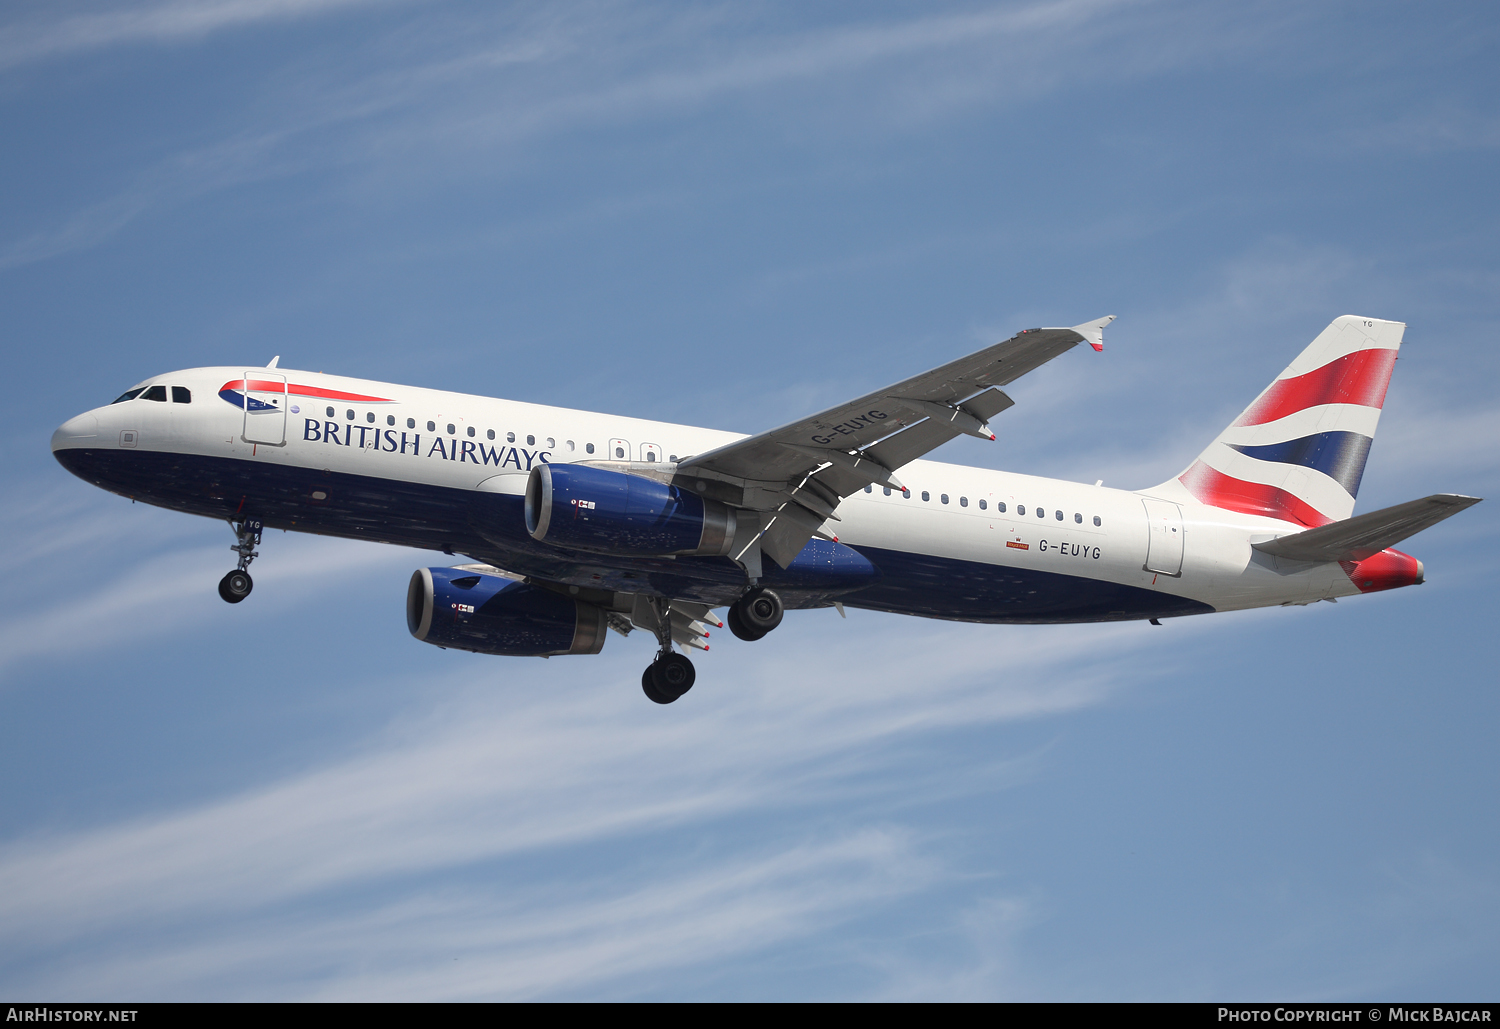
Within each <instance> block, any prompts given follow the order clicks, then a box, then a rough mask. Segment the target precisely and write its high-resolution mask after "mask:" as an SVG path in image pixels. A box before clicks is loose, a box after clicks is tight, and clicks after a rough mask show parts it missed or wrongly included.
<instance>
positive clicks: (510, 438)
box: [505, 432, 516, 443]
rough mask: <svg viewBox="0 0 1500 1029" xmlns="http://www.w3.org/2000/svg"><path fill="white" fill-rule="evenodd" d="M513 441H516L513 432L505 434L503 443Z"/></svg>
mask: <svg viewBox="0 0 1500 1029" xmlns="http://www.w3.org/2000/svg"><path fill="white" fill-rule="evenodd" d="M515 441H516V434H515V433H513V432H507V433H506V434H505V442H507V443H514V442H515Z"/></svg>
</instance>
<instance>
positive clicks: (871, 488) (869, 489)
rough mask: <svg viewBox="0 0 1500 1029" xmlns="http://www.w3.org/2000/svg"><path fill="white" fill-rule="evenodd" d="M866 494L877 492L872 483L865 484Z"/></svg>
mask: <svg viewBox="0 0 1500 1029" xmlns="http://www.w3.org/2000/svg"><path fill="white" fill-rule="evenodd" d="M865 492H866V493H874V492H875V487H874V486H873V485H872V484H870V483H868V482H867V483H865Z"/></svg>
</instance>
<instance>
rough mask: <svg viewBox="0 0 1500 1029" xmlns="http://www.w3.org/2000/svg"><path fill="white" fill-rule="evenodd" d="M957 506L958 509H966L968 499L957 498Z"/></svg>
mask: <svg viewBox="0 0 1500 1029" xmlns="http://www.w3.org/2000/svg"><path fill="white" fill-rule="evenodd" d="M958 506H959V507H968V506H969V498H968V497H959V498H958Z"/></svg>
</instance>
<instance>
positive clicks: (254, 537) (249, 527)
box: [219, 518, 262, 604]
mask: <svg viewBox="0 0 1500 1029" xmlns="http://www.w3.org/2000/svg"><path fill="white" fill-rule="evenodd" d="M229 527H230V528H231V529H233V530H234V540H235V543H234V546H232V547H230V548H229V549H230V550H232V551H234V552H235V553H236V554H238V555H240V563H239V567H237V568H235V570H234V571H232V572H230V573H229V574H228V575H226V576H224V578H222V579H220V580H219V596H221V597H223V598H224V599H225V600H226V601H228V602H229V603H231V604H238V603H239V602H240V601H242V600H244V599H245V598H246V597H248V596H249V595H250V591H251V590H252V589H254V588H255V580H254V579H252V578H250V562H251V561H254V560H255V559H256V558H257V557H260V551H258V550H256V549H255V546H256V544H258V543H259V542H260V533H261V528H262V526H261V523H260V520H259V519H255V518H246V519H245V520H244V521H242V522H240V523H239V524H238V525H236V524H235V523H234V522H230V523H229Z"/></svg>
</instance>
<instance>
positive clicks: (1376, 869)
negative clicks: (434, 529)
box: [0, 0, 1500, 1000]
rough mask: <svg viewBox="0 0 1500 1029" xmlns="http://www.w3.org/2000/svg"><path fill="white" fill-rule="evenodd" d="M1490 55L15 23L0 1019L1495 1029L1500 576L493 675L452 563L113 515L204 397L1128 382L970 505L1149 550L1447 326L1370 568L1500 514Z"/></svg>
mask: <svg viewBox="0 0 1500 1029" xmlns="http://www.w3.org/2000/svg"><path fill="white" fill-rule="evenodd" d="M1497 45H1500V18H1497V16H1496V14H1495V11H1494V8H1493V6H1492V5H1486V4H1480V3H1474V4H1428V5H1421V6H1412V5H1403V4H1379V3H1360V4H1355V3H1328V4H1320V5H1306V4H1292V3H1285V4H1282V3H1246V4H1239V5H1220V4H1197V5H1194V4H1180V3H1168V2H1162V3H1147V2H1109V0H1097V2H1039V3H1029V4H1028V3H1021V4H998V5H997V4H984V3H958V4H946V5H945V4H931V3H927V4H901V3H884V4H867V5H817V4H784V5H778V4H734V5H699V6H691V7H690V6H685V5H675V4H669V5H653V4H650V3H636V4H615V3H607V2H600V3H578V4H558V3H553V4H538V5H526V4H512V5H507V6H504V7H500V6H499V5H491V4H467V5H466V4H443V3H435V2H427V3H423V2H408V3H403V2H399V0H383V2H368V0H275V2H263V3H249V2H244V0H203V2H200V3H177V2H165V3H143V4H138V5H128V4H84V3H78V4H58V3H39V2H38V3H17V4H11V5H8V6H7V8H6V10H5V12H4V14H3V15H0V139H4V140H5V145H4V146H3V148H0V190H3V195H4V198H5V202H4V203H3V204H0V311H3V313H4V318H3V322H0V325H3V328H0V333H3V339H4V340H5V353H6V356H7V359H8V364H9V369H8V371H9V373H10V374H9V381H10V382H11V384H12V388H11V391H10V402H9V403H8V404H6V405H5V407H4V409H3V410H0V426H3V432H0V462H3V464H0V469H3V472H0V474H3V475H4V482H5V487H6V488H5V490H4V491H3V496H0V528H3V539H4V543H3V544H0V570H3V572H4V578H5V581H6V584H7V587H8V588H7V589H6V590H5V591H4V595H3V599H0V782H3V783H4V789H3V791H0V990H3V992H5V993H7V994H9V995H12V996H27V997H34V998H70V999H73V998H101V999H104V998H109V999H127V998H139V999H194V998H225V999H299V998H372V999H385V998H389V999H397V998H399V999H433V998H451V999H485V998H575V999H590V998H653V999H697V998H742V999H743V998H829V999H834V998H872V999H882V998H899V999H924V998H954V999H1009V998H1014V999H1037V998H1042V999H1249V998H1275V999H1293V998H1301V999H1325V998H1358V999H1454V1000H1477V999H1491V1000H1492V999H1495V997H1496V993H1497V976H1496V973H1495V969H1496V968H1497V967H1500V930H1497V928H1496V926H1497V925H1500V917H1497V916H1500V860H1497V857H1496V855H1497V854H1500V831H1497V815H1496V808H1495V803H1494V798H1495V791H1496V786H1497V772H1500V757H1497V751H1496V747H1495V745H1494V726H1495V725H1496V724H1497V715H1500V700H1497V697H1496V690H1495V685H1496V677H1495V673H1494V667H1495V662H1496V657H1497V654H1496V649H1497V647H1496V643H1495V633H1494V627H1493V626H1494V615H1495V613H1496V604H1495V601H1494V599H1493V589H1492V584H1493V582H1494V581H1495V579H1496V575H1497V572H1500V559H1497V550H1496V541H1497V538H1500V523H1497V516H1496V514H1495V509H1494V505H1493V501H1492V502H1491V503H1486V504H1482V505H1480V506H1478V507H1476V508H1474V509H1472V510H1470V511H1467V512H1465V513H1463V514H1462V515H1460V516H1459V517H1456V518H1454V519H1452V520H1451V521H1449V522H1445V523H1444V524H1443V525H1441V526H1439V527H1437V528H1435V529H1432V530H1430V531H1429V532H1427V533H1425V534H1423V535H1422V536H1420V537H1418V538H1416V539H1414V540H1412V541H1410V544H1409V546H1408V548H1407V549H1409V550H1410V551H1411V552H1413V553H1415V554H1416V555H1417V556H1418V557H1420V558H1422V560H1423V561H1424V562H1426V565H1427V570H1428V577H1429V578H1428V582H1427V583H1426V584H1425V585H1424V586H1422V587H1420V588H1414V589H1406V590H1401V591H1396V592H1392V593H1389V594H1382V595H1375V596H1368V597H1359V598H1352V599H1350V600H1347V601H1344V602H1341V603H1339V604H1337V605H1333V604H1318V605H1314V606H1312V607H1309V608H1298V609H1287V610H1281V609H1277V610H1272V611H1262V612H1250V613H1243V614H1234V615H1224V616H1213V617H1209V618H1197V619H1182V620H1175V621H1169V622H1167V623H1166V624H1165V625H1164V626H1162V627H1159V628H1157V627H1152V626H1147V625H1144V624H1127V625H1110V626H1050V627H986V626H969V625H949V624H942V623H935V622H927V621H922V620H917V619H903V618H898V617H894V616H886V615H875V614H867V613H862V612H854V611H851V612H850V615H849V618H848V619H847V620H840V619H839V617H838V616H837V615H836V614H835V613H833V612H831V611H816V612H803V613H797V614H793V615H791V616H789V617H788V619H787V622H786V623H785V625H784V626H783V628H781V629H779V630H778V631H777V632H776V634H775V635H774V636H773V637H770V638H768V639H767V640H765V641H763V642H761V643H759V644H744V643H741V642H740V641H738V640H735V639H733V638H731V637H729V636H728V634H727V633H724V634H722V635H723V637H724V639H723V640H722V642H721V641H720V634H715V636H714V642H715V643H716V644H718V645H717V646H715V648H714V650H713V651H711V652H710V653H709V654H708V655H705V656H704V657H703V658H702V659H701V660H699V661H698V667H699V685H698V686H697V687H696V688H695V689H694V691H693V692H692V693H691V694H690V695H689V696H688V697H686V698H685V699H684V700H683V701H682V702H679V703H678V704H675V705H673V706H671V707H669V708H659V707H657V706H655V705H652V704H650V703H648V702H646V701H645V700H644V698H643V697H642V696H641V694H640V688H639V675H640V669H641V667H642V666H643V664H644V663H645V661H646V660H648V659H649V656H650V655H649V650H650V648H649V646H648V645H647V644H646V643H644V642H642V641H641V640H640V638H639V636H637V637H632V638H631V639H630V640H621V639H619V638H617V637H616V638H612V639H611V640H610V641H609V643H608V645H607V646H606V648H605V652H604V653H603V654H602V655H601V656H600V657H598V658H591V659H585V658H578V659H558V660H552V661H546V662H543V661H536V660H521V659H515V660H509V659H500V658H482V657H475V656H472V655H464V654H458V653H455V652H445V651H440V650H437V649H436V648H433V647H428V646H423V645H421V644H419V643H417V642H416V641H415V640H412V639H411V638H410V637H409V636H408V635H407V632H406V629H405V624H404V618H403V610H402V606H403V601H404V596H405V583H406V579H407V577H408V576H409V574H410V572H411V569H413V568H415V567H418V566H420V565H424V564H437V563H441V560H440V555H427V554H423V553H416V552H404V551H398V550H394V549H389V548H380V547H377V546H373V545H362V544H356V543H351V542H346V541H336V540H321V539H315V538H306V537H296V536H290V535H286V536H284V535H281V534H274V535H268V537H267V538H266V541H265V545H264V546H263V547H262V554H263V557H262V558H261V559H260V560H259V561H258V562H257V564H256V566H255V572H256V578H257V585H258V588H257V590H256V592H255V595H254V596H253V597H252V598H251V599H250V600H249V601H247V602H246V603H244V604H242V605H240V606H238V607H233V608H232V607H230V606H228V605H225V604H223V603H221V602H220V601H219V600H218V598H217V596H216V595H215V592H214V586H215V584H216V582H217V580H218V578H219V576H220V575H221V574H222V573H223V572H224V571H225V570H227V569H228V568H229V567H230V566H231V563H232V562H231V557H230V555H229V552H228V550H227V547H228V545H229V543H230V542H231V539H230V536H229V533H228V530H227V529H226V528H225V527H224V526H222V525H217V524H214V523H210V522H207V521H203V520H198V519H192V518H189V517H187V516H183V515H177V514H173V513H171V512H165V511H159V510H155V509H150V508H147V507H144V506H141V505H131V504H130V503H128V502H126V501H124V500H122V499H120V498H117V497H113V496H110V495H107V494H104V493H102V492H99V491H97V490H94V489H92V488H90V487H88V486H86V485H85V484H83V483H82V482H79V481H77V480H75V479H73V478H72V477H70V476H68V475H67V474H66V473H65V472H63V471H62V469H61V468H60V467H58V466H57V465H56V463H55V462H54V461H53V460H52V458H51V456H50V454H49V453H48V451H47V439H48V436H49V435H50V433H51V430H52V429H53V428H54V427H55V426H56V425H57V424H58V423H60V422H62V421H63V420H65V419H66V418H67V417H69V416H71V415H72V414H74V413H76V412H78V411H80V410H82V409H85V408H88V407H92V406H96V405H97V404H100V403H103V402H105V401H107V400H109V399H111V398H113V397H114V396H115V395H117V394H118V393H119V392H120V391H121V390H122V389H124V388H125V387H126V386H128V385H130V384H131V383H133V382H136V381H138V380H140V379H142V378H143V377H146V376H149V375H152V374H154V373H157V372H161V371H165V370H169V369H173V368H184V367H192V366H198V365H209V364H236V363H241V362H243V363H255V364H260V363H264V362H265V361H267V360H269V359H270V358H271V357H272V356H273V355H277V354H279V355H281V357H282V362H283V364H285V365H287V366H290V367H301V368H311V369H317V370H326V371H330V372H338V373H343V374H350V375H359V376H365V377H370V378H376V379H387V380H394V381H400V382H407V383H412V384H416V385H421V386H429V387H435V388H442V389H455V390H462V391H467V392H476V393H486V394H491V395H498V396H505V397H510V398H515V399H521V400H529V401H536V402H542V403H551V404H562V405H568V406H575V407H581V408H588V409H594V410H605V411H614V412H620V413H624V414H630V415H639V416H645V417H653V418H662V419H669V420H678V421H683V422H690V423H694V424H704V425H712V426H715V427H720V428H727V429H734V430H740V431H746V432H750V431H756V430H759V429H763V428H767V427H769V426H771V425H774V424H779V423H780V422H783V421H785V420H789V419H791V418H794V417H796V416H798V415H801V414H805V413H807V412H808V411H811V410H815V409H818V408H819V407H820V406H822V405H825V404H830V403H833V402H836V401H838V400H841V399H844V398H846V397H848V396H853V395H856V394H857V393H859V392H861V391H863V390H866V389H870V388H878V387H879V386H881V385H884V384H885V383H887V382H890V381H894V380H896V379H899V378H902V377H904V376H906V375H908V374H911V373H913V372H916V371H919V370H921V369H924V368H927V367H930V366H933V365H936V364H939V363H941V362H942V361H945V360H948V359H950V358H952V357H954V356H957V355H959V354H962V353H964V352H967V351H969V350H972V349H976V348H978V347H979V346H982V345H985V344H988V343H990V342H993V341H995V340H996V339H999V338H1003V337H1005V336H1008V335H1009V334H1010V333H1012V332H1013V331H1015V330H1016V329H1019V328H1023V327H1029V326H1037V325H1070V324H1075V323H1079V322H1082V321H1084V320H1087V319H1091V318H1094V317H1098V316H1100V315H1103V314H1106V313H1114V314H1118V315H1119V316H1120V317H1119V321H1118V322H1116V323H1115V324H1114V325H1113V326H1111V328H1110V330H1109V332H1108V334H1107V347H1106V350H1105V352H1104V353H1103V354H1102V355H1095V354H1093V353H1092V352H1087V351H1085V352H1082V353H1080V352H1077V351H1075V352H1072V353H1070V354H1068V355H1066V356H1065V357H1064V358H1062V359H1060V360H1058V361H1055V362H1053V363H1052V364H1051V365H1049V366H1047V367H1046V368H1045V369H1043V370H1042V371H1040V372H1038V373H1037V374H1035V375H1033V376H1031V377H1028V378H1027V379H1026V380H1024V381H1023V382H1020V383H1017V384H1016V386H1015V387H1014V388H1013V390H1012V393H1013V395H1014V396H1015V398H1016V400H1017V405H1016V407H1015V408H1014V409H1012V410H1011V411H1008V412H1006V413H1005V414H1004V415H1003V416H1002V417H1001V418H999V419H997V420H996V423H995V428H996V430H997V431H998V433H999V436H1000V439H999V442H998V443H994V444H989V443H981V442H980V441H977V440H973V439H969V438H967V437H965V438H961V439H959V440H956V441H954V442H953V443H951V444H949V445H948V447H947V448H945V449H944V450H943V451H942V452H941V453H940V454H939V456H940V457H942V458H944V459H947V460H952V461H956V462H964V463H973V464H983V465H988V466H992V467H999V468H1009V469H1013V470H1017V471H1024V472H1029V473H1035V474H1045V475H1056V476H1060V477H1064V478H1071V479H1077V480H1083V481H1093V480H1094V479H1099V478H1102V479H1104V480H1105V482H1106V483H1107V484H1108V485H1112V486H1121V487H1128V488H1139V487H1145V486H1149V485H1152V484H1154V483H1156V482H1160V481H1162V480H1164V479H1166V478H1168V477H1170V476H1172V475H1174V474H1176V473H1177V472H1179V471H1180V470H1181V469H1182V468H1183V467H1185V466H1186V465H1187V464H1188V462H1189V461H1190V460H1191V459H1192V457H1193V455H1194V454H1196V453H1197V452H1198V451H1199V450H1200V449H1201V448H1202V447H1203V446H1204V445H1205V443H1206V442H1207V441H1208V440H1209V439H1211V438H1212V437H1213V436H1214V435H1215V434H1216V433H1217V431H1218V430H1219V429H1220V428H1221V427H1222V426H1223V425H1224V424H1226V423H1227V422H1228V421H1229V420H1230V419H1231V418H1233V417H1234V415H1235V414H1236V413H1237V412H1238V411H1239V410H1240V408H1241V407H1243V405H1244V404H1245V402H1246V401H1247V400H1248V399H1249V398H1251V397H1252V396H1254V395H1255V393H1257V392H1258V391H1259V390H1260V389H1261V387H1262V386H1264V385H1265V383H1266V382H1267V381H1269V379H1270V378H1271V377H1273V376H1274V375H1275V374H1276V373H1277V372H1278V371H1279V370H1280V369H1281V368H1282V367H1284V366H1285V365H1286V363H1287V362H1288V361H1289V360H1290V359H1291V357H1292V356H1293V355H1295V354H1296V353H1297V351H1298V350H1300V349H1301V348H1302V347H1303V346H1304V345H1305V344H1306V343H1307V342H1308V341H1309V340H1310V339H1312V337H1313V336H1314V335H1316V334H1317V332H1318V331H1319V330H1321V329H1322V327H1323V326H1324V325H1326V324H1327V323H1328V322H1329V321H1330V320H1331V319H1333V318H1334V317H1336V316H1337V315H1340V314H1345V313H1353V314H1365V315H1373V316H1377V317H1382V318H1392V319H1397V320H1402V321H1405V322H1407V323H1409V326H1410V327H1409V329H1408V331H1407V337H1406V338H1407V343H1406V346H1405V347H1404V349H1403V351H1402V359H1401V361H1400V363H1399V364H1398V366H1397V369H1396V374H1395V377H1394V380H1393V384H1392V388H1391V391H1390V395H1389V398H1388V401H1387V404H1386V409H1385V415H1384V418H1383V420H1382V424H1381V430H1380V435H1379V437H1378V438H1377V440H1376V443H1375V446H1374V447H1373V449H1372V451H1371V456H1370V462H1369V466H1368V469H1367V472H1366V475H1365V478H1364V483H1363V487H1362V493H1361V496H1360V507H1359V509H1360V510H1373V509H1375V508H1377V507H1381V506H1385V505H1387V504H1393V503H1398V502H1400V501H1403V500H1407V499H1411V498H1413V497H1417V496H1423V495H1426V494H1428V493H1433V492H1440V491H1453V492H1463V493H1469V494H1473V495H1477V496H1494V495H1495V492H1496V486H1497V483H1500V458H1497V453H1500V448H1497V442H1500V401H1497V399H1496V388H1495V387H1496V382H1497V370H1500V350H1497V348H1496V347H1495V345H1494V343H1495V335H1496V333H1495V329H1494V319H1495V312H1496V311H1497V310H1500V260H1497V242H1496V240H1497V238H1500V235H1497V231H1496V230H1497V228H1500V225H1497V191H1496V189H1495V183H1496V182H1497V181H1500V166H1497V165H1500V162H1497V151H1500V105H1497V103H1496V98H1497V96H1500V89H1497V85H1500V83H1497V72H1496V65H1495V61H1494V57H1493V55H1494V53H1495V51H1496V48H1497Z"/></svg>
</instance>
